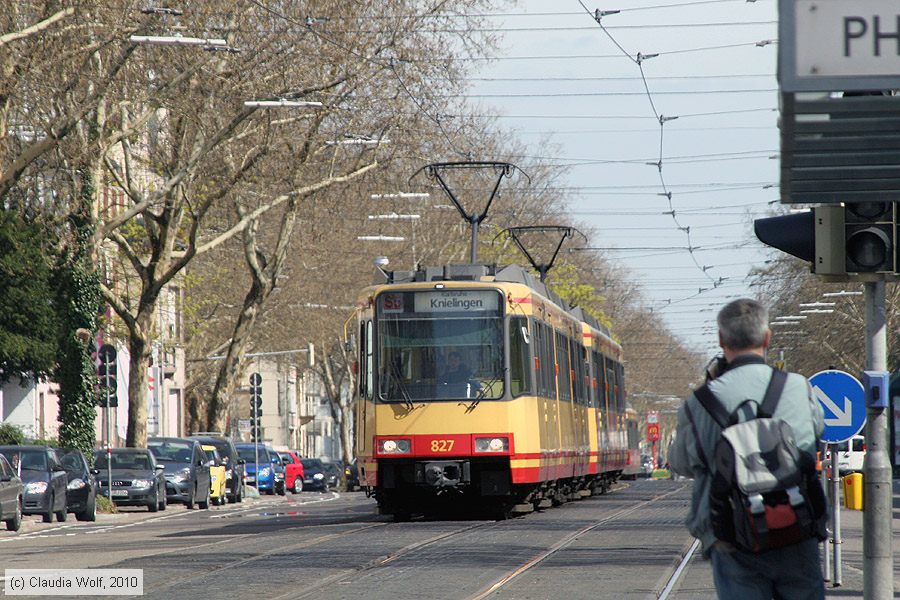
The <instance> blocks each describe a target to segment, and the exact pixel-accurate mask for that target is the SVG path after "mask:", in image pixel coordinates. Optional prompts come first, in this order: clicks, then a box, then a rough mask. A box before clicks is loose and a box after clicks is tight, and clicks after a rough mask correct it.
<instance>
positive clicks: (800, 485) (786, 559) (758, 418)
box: [669, 299, 826, 600]
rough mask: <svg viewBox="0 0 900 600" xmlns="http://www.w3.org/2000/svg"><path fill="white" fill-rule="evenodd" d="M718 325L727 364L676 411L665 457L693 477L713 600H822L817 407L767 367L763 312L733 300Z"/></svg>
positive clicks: (796, 382)
mask: <svg viewBox="0 0 900 600" xmlns="http://www.w3.org/2000/svg"><path fill="white" fill-rule="evenodd" d="M717 321H718V327H719V344H720V346H721V347H722V350H723V352H724V360H720V361H719V362H718V363H717V365H716V367H717V368H716V369H715V372H711V374H710V380H709V381H708V382H707V383H706V384H705V385H703V386H701V387H700V388H698V389H697V390H695V391H694V394H693V395H692V396H691V397H690V398H688V400H687V401H686V402H685V403H684V404H683V405H682V407H681V409H680V410H679V411H678V431H677V436H676V438H675V441H674V442H673V444H672V447H671V448H670V450H669V460H670V462H671V466H672V468H673V470H674V471H675V472H676V473H678V474H680V475H684V476H686V477H692V478H693V479H694V489H693V497H692V502H691V509H690V513H689V516H688V520H687V525H688V529H689V530H690V532H691V533H692V534H693V535H694V536H695V537H697V538H698V539H699V540H700V541H701V543H702V544H703V555H704V556H706V557H708V558H710V559H711V561H712V569H713V579H714V582H715V586H716V592H717V594H718V597H719V598H720V599H723V600H724V599H728V600H735V599H740V600H757V599H758V600H771V599H772V598H776V599H781V598H784V599H788V598H789V599H791V600H806V599H809V600H813V599H823V598H824V597H825V589H824V582H823V579H822V571H821V567H820V564H819V541H820V540H821V539H824V536H825V519H826V510H825V497H824V494H823V492H822V488H821V485H820V484H819V481H818V478H817V477H816V471H815V456H816V449H817V444H818V441H819V436H820V435H821V433H822V429H823V427H824V420H823V414H822V408H821V406H820V405H819V403H818V401H817V400H816V399H815V397H814V396H813V394H812V390H811V388H810V385H809V382H808V381H807V380H806V378H804V377H803V376H802V375H799V374H796V373H790V374H788V373H784V372H783V371H778V370H775V369H773V368H771V367H769V366H767V365H766V362H765V351H766V348H767V347H768V345H769V337H770V332H769V327H768V311H767V310H766V308H765V307H764V306H762V305H761V304H760V303H758V302H756V301H754V300H750V299H741V300H735V301H733V302H731V303H729V304H727V305H726V306H725V307H724V308H723V309H722V310H721V311H720V312H719V315H718V318H717Z"/></svg>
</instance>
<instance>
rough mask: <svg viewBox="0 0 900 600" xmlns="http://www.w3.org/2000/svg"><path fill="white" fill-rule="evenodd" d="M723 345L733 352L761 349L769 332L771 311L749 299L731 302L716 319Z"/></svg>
mask: <svg viewBox="0 0 900 600" xmlns="http://www.w3.org/2000/svg"><path fill="white" fill-rule="evenodd" d="M716 322H717V323H718V324H719V334H720V335H721V336H722V345H723V346H725V347H726V348H729V349H731V350H749V349H751V348H759V347H760V346H762V345H763V343H764V342H765V340H766V334H767V333H768V332H769V310H768V309H767V308H766V307H765V306H763V305H762V304H760V303H759V302H757V301H756V300H751V299H749V298H741V299H739V300H735V301H733V302H729V303H728V304H726V305H725V307H724V308H723V309H722V310H720V311H719V316H718V317H717V318H716Z"/></svg>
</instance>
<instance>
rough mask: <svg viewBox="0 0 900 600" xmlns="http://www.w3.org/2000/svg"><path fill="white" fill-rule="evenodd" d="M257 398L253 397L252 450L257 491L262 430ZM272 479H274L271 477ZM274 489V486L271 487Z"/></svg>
mask: <svg viewBox="0 0 900 600" xmlns="http://www.w3.org/2000/svg"><path fill="white" fill-rule="evenodd" d="M258 402H259V400H258V399H257V398H255V397H254V398H253V428H252V432H253V452H254V456H255V462H254V463H253V464H254V465H255V466H256V489H257V491H259V434H260V432H261V431H262V427H260V424H259V404H258ZM273 481H274V479H273ZM273 489H274V488H273Z"/></svg>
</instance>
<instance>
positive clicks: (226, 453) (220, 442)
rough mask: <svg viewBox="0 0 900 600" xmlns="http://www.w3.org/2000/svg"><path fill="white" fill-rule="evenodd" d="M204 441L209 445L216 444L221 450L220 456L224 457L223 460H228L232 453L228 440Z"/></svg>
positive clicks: (217, 448)
mask: <svg viewBox="0 0 900 600" xmlns="http://www.w3.org/2000/svg"><path fill="white" fill-rule="evenodd" d="M203 443H204V444H206V445H207V446H215V448H216V450H217V451H218V452H219V458H221V459H222V462H226V463H227V462H228V457H229V455H230V454H231V451H230V449H229V448H228V442H225V441H223V440H209V441H204V442H203Z"/></svg>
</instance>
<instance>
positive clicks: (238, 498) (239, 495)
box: [234, 483, 244, 504]
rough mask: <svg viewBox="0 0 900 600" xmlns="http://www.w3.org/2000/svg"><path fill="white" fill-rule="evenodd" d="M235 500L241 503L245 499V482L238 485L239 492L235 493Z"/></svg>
mask: <svg viewBox="0 0 900 600" xmlns="http://www.w3.org/2000/svg"><path fill="white" fill-rule="evenodd" d="M234 501H235V502H237V503H238V504H240V503H241V502H243V501H244V484H243V483H241V484H239V485H238V489H237V494H236V495H235V500H234Z"/></svg>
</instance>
